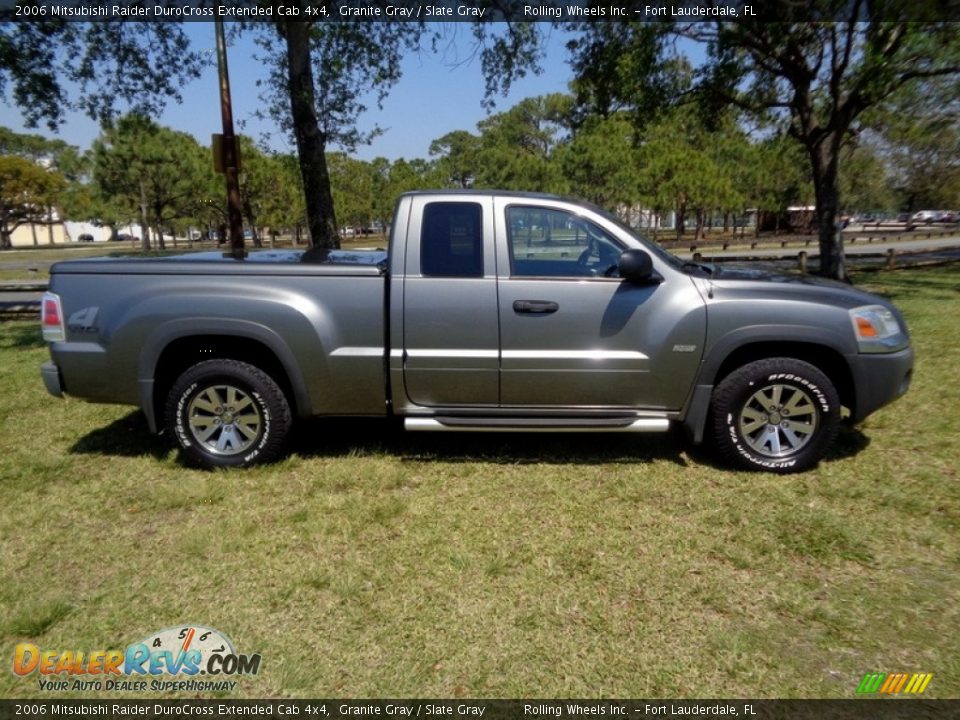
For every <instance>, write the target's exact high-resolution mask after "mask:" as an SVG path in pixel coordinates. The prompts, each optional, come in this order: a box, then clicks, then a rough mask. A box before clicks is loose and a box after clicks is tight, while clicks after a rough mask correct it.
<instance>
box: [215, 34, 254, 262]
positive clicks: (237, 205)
mask: <svg viewBox="0 0 960 720" xmlns="http://www.w3.org/2000/svg"><path fill="white" fill-rule="evenodd" d="M214 26H215V28H216V34H217V70H218V73H219V76H220V114H221V116H222V117H223V170H224V175H225V176H226V178H227V226H228V228H229V233H230V252H229V253H228V254H227V256H228V257H233V258H235V259H237V260H243V258H244V257H246V252H245V251H244V248H243V212H242V210H241V202H240V177H239V175H240V172H239V170H238V169H237V138H236V136H235V135H234V134H233V105H232V103H231V102H230V75H229V74H228V72H227V42H226V40H225V39H224V36H223V20H215V21H214Z"/></svg>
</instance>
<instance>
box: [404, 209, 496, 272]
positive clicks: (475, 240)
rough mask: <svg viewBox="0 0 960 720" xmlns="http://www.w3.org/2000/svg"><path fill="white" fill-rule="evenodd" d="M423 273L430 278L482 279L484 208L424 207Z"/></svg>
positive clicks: (422, 236) (422, 238)
mask: <svg viewBox="0 0 960 720" xmlns="http://www.w3.org/2000/svg"><path fill="white" fill-rule="evenodd" d="M420 272H421V274H422V275H426V276H430V277H482V276H483V209H482V208H481V207H480V205H479V204H478V203H472V202H435V203H429V204H427V206H426V207H424V209H423V230H422V232H421V237H420Z"/></svg>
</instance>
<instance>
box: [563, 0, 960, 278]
mask: <svg viewBox="0 0 960 720" xmlns="http://www.w3.org/2000/svg"><path fill="white" fill-rule="evenodd" d="M763 11H764V13H765V17H763V18H758V19H756V20H751V19H748V18H741V19H739V20H738V21H737V22H695V23H663V24H657V25H655V26H650V25H649V24H642V23H636V24H631V25H624V26H622V27H618V28H616V30H615V31H614V30H612V29H611V28H608V27H606V24H603V23H598V24H596V25H590V26H584V27H583V28H582V29H583V31H584V32H585V34H586V38H587V39H586V40H584V41H583V42H581V43H579V45H578V46H577V47H575V48H574V51H575V54H576V59H575V66H576V67H578V68H579V78H580V81H581V83H582V84H585V85H586V86H587V87H589V88H590V91H591V97H593V98H595V99H596V98H599V99H601V100H603V101H605V102H607V103H608V104H609V103H613V102H620V103H622V104H624V105H628V106H630V107H632V108H633V109H634V110H635V111H640V110H642V107H643V104H642V100H643V98H648V97H653V98H655V99H660V100H669V99H670V98H668V97H665V93H664V92H663V88H664V87H669V84H668V83H667V82H666V81H665V80H663V77H666V78H668V79H669V78H670V77H682V75H677V74H673V75H670V74H669V73H665V70H666V69H669V68H671V67H673V68H677V67H679V66H681V65H682V61H683V58H684V51H683V49H682V46H680V45H679V44H677V43H676V42H674V41H675V40H676V39H677V38H684V39H686V40H687V41H693V42H697V43H700V44H701V45H702V46H703V47H704V49H705V51H706V57H707V59H706V61H705V63H704V64H703V66H702V67H700V68H698V69H697V71H696V73H695V76H694V78H693V83H692V85H691V86H690V90H689V91H686V90H685V91H683V92H677V94H676V96H677V98H679V99H688V98H689V96H690V94H691V93H692V92H694V91H695V92H696V95H697V98H698V100H699V103H698V107H699V108H701V109H703V108H715V107H720V106H731V105H732V106H735V107H738V108H740V109H742V110H744V111H746V112H748V113H750V114H752V115H753V116H754V117H756V118H760V119H763V120H766V121H768V122H772V123H780V124H781V126H782V127H784V128H785V129H786V131H787V132H788V133H789V134H790V135H791V136H792V137H793V138H795V139H796V140H797V141H799V142H800V143H801V144H802V145H803V147H804V149H805V153H806V161H807V164H808V166H809V168H810V171H811V178H812V180H813V185H814V192H815V196H816V204H817V220H818V223H819V228H820V257H821V273H822V274H824V275H827V276H831V277H838V278H844V277H846V269H845V264H844V260H843V246H842V242H841V240H840V236H839V233H836V232H835V229H834V228H835V222H836V219H837V214H838V211H839V207H840V202H839V163H840V157H841V150H842V148H843V145H844V143H845V142H846V141H847V139H848V137H849V133H850V131H851V130H853V129H855V128H856V127H857V126H858V125H859V123H860V121H861V116H862V115H863V114H864V113H865V112H866V111H868V110H869V109H870V108H873V107H876V106H877V105H879V104H881V103H883V102H884V101H885V100H887V99H888V98H889V97H890V96H891V95H893V94H894V93H896V92H898V91H899V90H901V89H902V88H905V87H908V86H909V85H911V84H913V83H916V82H918V81H920V80H922V79H925V78H935V77H947V76H951V75H954V74H956V73H958V72H960V27H958V26H957V25H956V23H951V22H939V23H930V22H927V23H919V22H907V18H906V17H905V16H904V14H905V13H906V12H909V11H908V10H897V9H896V8H894V7H893V6H892V5H891V4H890V3H887V2H884V0H854V2H851V3H840V2H834V1H833V0H815V1H814V2H812V3H808V4H802V5H798V4H796V3H793V2H791V1H790V0H775V1H774V2H772V3H768V4H766V5H764V7H763ZM817 17H819V18H820V19H822V20H825V21H824V22H810V20H811V18H817ZM771 18H776V19H777V20H778V22H774V21H771ZM651 60H654V62H653V63H652V67H653V68H656V69H651V70H648V71H645V72H639V73H637V75H636V76H633V77H631V76H630V74H629V73H628V72H617V73H611V74H610V75H609V76H604V75H603V74H602V73H601V72H598V71H597V68H602V67H605V66H606V67H609V66H611V63H614V67H627V68H641V67H643V65H644V63H649V62H650V61H651Z"/></svg>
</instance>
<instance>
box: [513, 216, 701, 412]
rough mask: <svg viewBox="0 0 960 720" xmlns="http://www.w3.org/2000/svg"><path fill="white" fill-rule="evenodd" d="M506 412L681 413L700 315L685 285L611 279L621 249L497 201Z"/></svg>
mask: <svg viewBox="0 0 960 720" xmlns="http://www.w3.org/2000/svg"><path fill="white" fill-rule="evenodd" d="M496 202H497V208H496V210H497V221H498V228H497V230H498V253H497V260H498V265H499V275H500V281H499V291H498V295H499V312H500V334H501V377H500V401H501V404H502V405H503V406H504V407H510V406H515V407H517V406H522V407H531V406H534V407H535V406H545V407H567V408H582V409H586V408H590V409H598V410H599V409H602V408H605V407H609V408H647V409H677V408H679V407H681V406H682V404H683V402H684V400H685V399H686V396H687V393H688V392H689V389H690V385H691V382H692V379H693V377H694V375H695V372H696V368H697V365H698V362H699V359H700V355H701V352H702V344H703V335H704V331H705V311H704V309H703V303H702V301H701V299H700V298H699V295H698V294H697V292H696V291H695V289H694V288H693V285H692V283H691V281H690V279H689V278H688V277H686V276H684V275H682V274H678V273H671V274H670V277H669V278H667V281H666V282H665V283H663V284H651V285H646V286H637V285H632V284H630V283H626V282H621V280H620V279H619V278H618V277H610V273H611V271H614V272H615V267H616V263H617V260H618V258H619V256H620V253H621V252H622V251H623V250H624V249H625V245H624V244H623V242H622V241H621V240H619V239H617V237H616V236H615V235H614V234H613V233H611V232H609V231H607V230H605V229H603V228H602V227H601V226H600V225H599V224H598V223H596V222H594V221H593V220H591V219H590V218H589V217H587V216H585V215H580V214H576V213H575V212H573V211H571V210H570V209H567V208H563V207H559V206H551V205H550V204H549V203H544V204H543V205H539V206H538V205H532V204H527V201H520V200H516V199H511V198H502V199H501V198H498V199H497V201H496Z"/></svg>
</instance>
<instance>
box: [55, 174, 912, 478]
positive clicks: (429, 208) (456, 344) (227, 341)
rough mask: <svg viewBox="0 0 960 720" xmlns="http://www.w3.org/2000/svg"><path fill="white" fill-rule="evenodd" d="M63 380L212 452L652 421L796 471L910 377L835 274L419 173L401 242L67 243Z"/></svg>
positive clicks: (594, 211) (855, 294)
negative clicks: (332, 439) (726, 264)
mask: <svg viewBox="0 0 960 720" xmlns="http://www.w3.org/2000/svg"><path fill="white" fill-rule="evenodd" d="M42 306H43V310H42V324H43V332H44V336H45V338H46V339H47V340H48V341H49V342H50V353H51V358H52V361H51V362H47V363H45V364H44V365H43V368H42V376H43V379H44V382H45V383H46V387H47V389H48V390H49V391H50V392H51V393H52V394H54V395H57V396H60V395H62V394H63V393H68V394H70V395H73V396H76V397H80V398H84V399H86V400H90V401H94V402H108V403H128V404H132V405H139V406H140V408H141V409H142V410H143V412H144V414H145V415H146V418H147V421H148V423H149V426H150V428H151V430H153V431H162V430H164V429H166V430H167V431H168V432H169V433H170V434H172V435H173V437H174V438H175V439H176V442H177V443H178V444H179V446H180V447H181V448H182V451H183V453H184V455H185V457H186V458H187V459H188V460H190V461H192V462H194V463H196V464H200V465H202V466H207V467H213V466H224V465H235V466H243V465H250V464H253V463H256V462H261V461H266V460H270V459H273V458H276V457H277V456H278V455H280V454H281V453H282V452H283V445H284V439H285V437H286V436H287V434H288V431H289V430H290V427H291V424H292V422H293V421H294V419H295V418H306V417H311V416H320V415H325V416H333V415H368V416H374V415H385V414H388V415H394V416H399V417H400V418H402V419H403V422H404V424H405V426H406V428H407V429H409V430H426V431H440V432H455V431H490V430H505V431H546V432H571V431H578V432H579V431H603V432H661V431H665V430H667V429H668V428H669V427H670V426H671V424H680V425H682V426H683V427H684V428H685V429H686V430H687V432H688V434H689V436H690V438H691V439H692V441H693V442H701V441H702V440H703V439H704V437H705V435H706V436H708V437H710V438H712V439H713V441H714V442H715V443H716V445H717V447H718V449H719V451H720V453H721V454H722V456H724V457H725V458H726V459H728V460H729V461H731V462H733V463H735V464H739V465H741V466H744V467H748V468H760V469H764V468H765V469H770V470H774V471H778V472H791V471H799V470H803V469H806V468H808V467H810V466H812V465H814V464H815V463H816V462H817V461H818V460H819V459H820V458H821V457H823V455H824V453H825V452H826V451H827V448H828V446H829V445H830V443H831V442H832V440H833V438H834V436H835V434H836V431H837V426H838V423H839V422H840V419H841V408H846V411H845V412H844V415H845V416H846V417H848V418H849V419H850V420H851V421H858V420H861V419H863V418H864V417H866V416H867V415H869V414H870V413H872V412H873V411H875V410H876V409H877V408H879V407H881V406H882V405H885V404H886V403H889V402H891V401H892V400H894V399H895V398H897V397H899V396H900V395H901V394H903V393H904V392H905V391H906V390H907V387H908V385H909V382H910V375H911V368H912V365H913V352H912V349H911V347H910V342H909V338H908V335H907V330H906V326H905V324H904V322H903V319H902V317H901V316H900V314H899V312H898V311H897V310H896V308H894V307H893V306H892V305H891V304H890V303H888V302H887V301H886V300H883V299H881V298H879V297H875V296H873V295H869V294H866V293H864V292H861V291H858V290H856V289H854V288H852V287H849V286H846V285H842V284H840V283H833V282H827V281H823V280H817V279H813V278H809V277H803V278H800V277H786V276H777V275H770V274H765V273H762V272H757V271H751V270H744V269H726V268H720V267H718V266H710V265H703V264H696V263H688V262H683V261H681V260H678V259H677V258H675V257H674V256H672V255H670V254H668V253H666V252H665V251H663V250H662V249H660V248H659V247H657V246H656V245H654V244H652V243H649V242H647V241H645V240H643V239H641V238H639V237H638V236H637V235H636V234H635V233H634V232H633V231H632V230H631V229H630V228H628V227H626V226H625V225H623V224H621V223H620V222H619V221H618V220H617V219H615V218H614V217H613V216H611V215H609V214H607V213H605V212H604V211H602V210H600V209H599V208H596V207H592V206H589V205H584V204H580V203H575V202H571V201H567V200H564V199H561V198H557V197H553V196H548V195H537V194H521V193H505V192H481V191H472V192H417V193H408V194H405V195H403V196H402V197H401V198H400V200H399V202H398V204H397V209H396V215H395V217H394V221H393V224H392V225H391V237H390V242H389V250H388V251H387V252H383V251H353V252H347V251H332V252H318V251H314V250H310V251H307V252H299V251H262V252H252V253H250V255H249V257H248V258H247V259H245V260H234V259H229V258H225V257H223V256H222V255H221V254H219V253H198V254H191V255H182V256H176V257H167V258H154V259H89V260H76V261H69V262H62V263H57V264H56V265H54V266H53V268H52V270H51V280H50V291H49V292H48V293H47V294H46V295H45V296H44V299H43V302H42Z"/></svg>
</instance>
